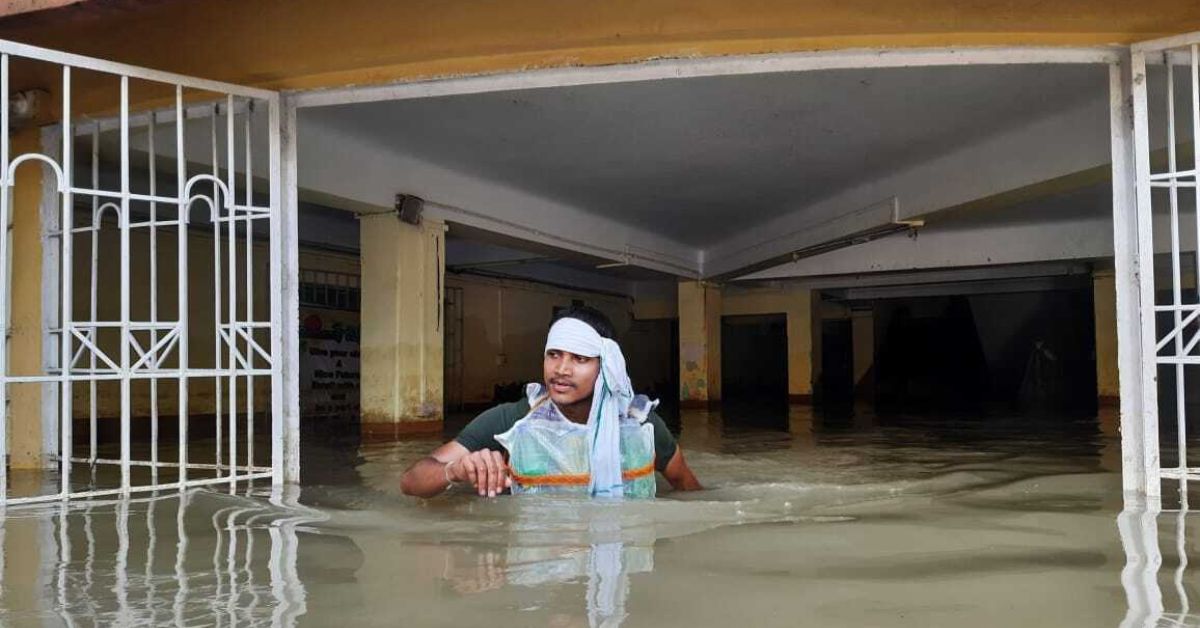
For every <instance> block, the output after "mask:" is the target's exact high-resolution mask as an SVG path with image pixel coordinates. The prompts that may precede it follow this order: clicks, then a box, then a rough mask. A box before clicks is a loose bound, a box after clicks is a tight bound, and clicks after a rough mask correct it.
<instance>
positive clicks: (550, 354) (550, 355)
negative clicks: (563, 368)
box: [546, 351, 558, 358]
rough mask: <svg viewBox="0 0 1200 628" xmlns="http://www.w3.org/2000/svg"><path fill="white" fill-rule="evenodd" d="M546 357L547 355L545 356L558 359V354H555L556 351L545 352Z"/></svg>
mask: <svg viewBox="0 0 1200 628" xmlns="http://www.w3.org/2000/svg"><path fill="white" fill-rule="evenodd" d="M546 355H547V356H549V357H551V358H557V357H558V352H557V351H547V352H546Z"/></svg>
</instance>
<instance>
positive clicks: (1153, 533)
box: [0, 409, 1200, 628]
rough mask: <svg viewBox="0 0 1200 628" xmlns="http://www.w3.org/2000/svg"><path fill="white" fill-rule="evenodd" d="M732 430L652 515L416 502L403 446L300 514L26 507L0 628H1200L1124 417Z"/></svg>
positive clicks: (218, 503)
mask: <svg viewBox="0 0 1200 628" xmlns="http://www.w3.org/2000/svg"><path fill="white" fill-rule="evenodd" d="M741 412H742V410H733V411H730V412H729V413H727V414H724V415H723V414H722V413H720V412H705V411H698V412H689V413H687V414H685V416H684V417H683V423H684V431H683V439H682V443H683V446H684V447H685V448H686V450H687V452H688V455H689V458H690V461H691V463H692V466H693V467H695V469H696V470H697V472H698V473H699V474H701V477H702V478H703V480H704V482H705V484H706V485H707V486H708V487H709V488H708V490H705V491H702V492H699V493H695V494H670V495H664V496H663V498H661V499H658V500H655V501H652V502H648V501H640V502H633V501H629V502H623V503H622V502H606V501H600V500H589V499H578V498H570V497H552V496H530V497H523V498H519V499H516V498H507V497H501V498H496V499H479V498H476V497H475V496H473V495H471V494H469V492H468V491H464V490H461V489H459V490H456V491H452V492H451V494H449V495H446V496H445V497H442V498H439V499H434V500H416V499H411V498H407V497H404V496H402V495H400V494H399V491H398V487H397V486H396V482H397V478H398V477H399V474H400V472H401V471H402V470H403V469H404V468H405V467H406V466H407V465H408V464H409V463H410V462H411V461H413V460H414V459H416V458H417V457H419V456H422V455H424V454H425V453H426V452H427V451H428V450H429V449H430V448H431V447H432V445H433V443H431V442H409V443H392V444H378V445H371V446H366V447H363V448H362V449H361V450H358V452H357V453H356V455H355V460H356V461H357V464H356V466H355V467H354V471H353V473H347V472H345V470H344V469H340V470H338V471H337V473H335V474H332V475H329V476H322V475H320V473H319V471H320V469H322V468H324V467H337V466H338V464H336V463H334V462H332V460H333V459H334V458H333V457H332V455H330V456H327V457H326V458H322V457H321V456H320V454H319V452H317V453H313V454H312V455H309V456H308V457H306V460H307V461H308V463H309V465H310V466H309V467H308V475H307V476H306V479H307V482H308V484H307V485H306V486H305V488H304V491H303V495H302V496H301V495H300V494H298V492H297V491H296V490H295V489H289V490H287V491H284V492H274V493H273V492H270V491H269V490H259V491H253V492H251V493H249V494H239V495H230V494H222V493H217V492H209V491H192V492H189V493H186V494H183V495H179V494H177V493H171V494H164V495H160V496H156V497H150V498H138V499H133V500H129V501H124V502H122V501H94V502H82V503H76V504H72V505H70V506H66V505H46V506H43V507H37V508H35V507H28V508H17V509H10V510H9V511H8V512H7V513H6V515H5V516H4V518H3V519H0V547H2V549H3V551H0V625H4V626H9V625H13V626H24V625H36V626H91V625H172V626H197V625H205V626H207V625H219V626H234V625H240V626H250V625H271V626H290V625H298V624H307V625H314V626H327V625H335V626H347V627H348V626H351V625H354V626H357V625H371V626H393V625H397V624H402V625H413V626H426V625H461V626H477V625H478V626H483V625H486V626H489V628H491V627H501V626H583V627H587V626H608V627H615V626H621V625H628V626H632V625H695V626H709V625H719V626H725V625H739V624H741V625H748V626H794V625H820V626H823V627H824V626H832V627H838V626H863V625H872V626H912V627H920V628H925V627H926V626H943V625H970V626H972V627H973V628H989V627H992V626H996V627H999V626H1012V625H1036V626H1055V627H1063V626H1088V627H1090V626H1117V625H1120V626H1123V627H1126V626H1128V627H1133V626H1137V627H1145V626H1168V625H1170V626H1194V627H1197V628H1200V615H1198V614H1197V613H1196V612H1195V611H1193V610H1192V608H1191V606H1190V604H1191V602H1192V601H1194V600H1197V599H1198V598H1197V593H1198V592H1197V590H1196V586H1197V585H1196V582H1195V581H1196V578H1195V574H1194V570H1191V572H1189V568H1188V557H1189V556H1192V557H1194V556H1197V555H1200V552H1198V548H1197V545H1196V542H1195V539H1194V538H1189V537H1188V535H1187V532H1188V528H1189V527H1190V528H1192V529H1193V530H1194V529H1195V528H1196V527H1197V521H1196V515H1195V514H1192V513H1190V512H1189V510H1188V508H1187V494H1186V488H1187V487H1186V486H1185V487H1182V488H1181V495H1182V498H1181V499H1180V500H1179V503H1178V504H1176V503H1174V502H1173V503H1171V504H1169V507H1168V508H1166V509H1164V508H1163V507H1161V506H1160V505H1158V504H1148V505H1147V504H1132V503H1131V504H1128V505H1126V507H1125V509H1124V510H1122V509H1121V508H1122V503H1121V493H1120V487H1121V483H1120V477H1119V474H1118V468H1119V465H1120V446H1119V439H1118V438H1117V434H1116V422H1115V421H1114V420H1113V419H1112V418H1111V417H1106V418H1102V420H1101V421H1099V422H1097V421H1059V422H1053V421H1050V420H1045V419H1033V418H1028V417H994V416H992V417H972V418H956V417H903V416H891V417H875V416H872V415H869V414H866V413H855V414H852V415H849V416H838V417H819V416H814V415H813V414H812V412H811V411H809V410H797V409H792V410H791V411H790V412H789V413H788V414H787V416H786V417H785V419H786V420H772V421H766V420H759V421H757V422H755V421H743V420H742V418H743V415H742V414H741ZM755 412H760V410H755ZM759 418H760V419H761V417H759ZM309 446H310V447H312V446H313V445H312V444H311V443H310V445H309ZM310 451H311V450H310ZM342 457H343V458H345V456H344V452H342ZM327 461H329V462H327ZM1194 484H1195V483H1194V482H1193V485H1194ZM1191 488H1192V490H1193V492H1194V491H1195V486H1192V487H1191ZM1195 497H1196V496H1195V495H1194V494H1193V495H1192V498H1193V500H1194V499H1195ZM301 498H302V500H303V504H304V505H301V504H300V503H299V502H300V500H301ZM1176 505H1178V506H1180V507H1178V508H1176ZM1114 520H1115V521H1116V526H1114V525H1113V522H1114ZM1189 524H1190V525H1189ZM1192 562H1193V563H1194V562H1195V561H1194V560H1193V561H1192ZM1119 584H1120V585H1123V589H1124V593H1125V595H1124V596H1122V595H1120V592H1119V591H1118V588H1117V587H1118V585H1119ZM698 592H700V593H701V594H700V595H697V593H698Z"/></svg>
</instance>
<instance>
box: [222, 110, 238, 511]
mask: <svg viewBox="0 0 1200 628" xmlns="http://www.w3.org/2000/svg"><path fill="white" fill-rule="evenodd" d="M234 118H235V116H234V109H233V96H232V95H230V96H227V97H226V104H225V175H226V190H225V206H226V207H227V208H228V209H227V210H226V211H227V213H226V216H225V219H226V220H227V221H228V223H227V226H228V231H227V232H226V236H227V237H228V238H229V244H228V251H226V254H227V255H228V256H229V269H228V274H229V279H228V282H229V283H228V286H227V288H226V289H227V290H228V291H229V303H228V304H227V306H226V307H227V308H228V309H229V326H228V327H226V329H225V342H226V344H227V346H228V350H229V434H228V438H229V490H231V491H232V490H233V489H235V488H236V487H237V477H238V472H237V415H238V362H239V360H238V336H237V329H238V320H237V297H238V294H237V224H238V212H237V206H236V201H237V192H236V190H237V187H236V186H237V177H236V176H235V175H234V166H235V164H234V158H233V156H234V150H235V148H234V147H235V146H236V144H237V143H236V141H235V140H234Z"/></svg>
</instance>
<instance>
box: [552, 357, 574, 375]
mask: <svg viewBox="0 0 1200 628" xmlns="http://www.w3.org/2000/svg"><path fill="white" fill-rule="evenodd" d="M570 366H571V362H570V360H567V359H566V358H559V359H558V361H557V362H555V363H554V372H555V373H559V374H562V375H567V374H569V373H570Z"/></svg>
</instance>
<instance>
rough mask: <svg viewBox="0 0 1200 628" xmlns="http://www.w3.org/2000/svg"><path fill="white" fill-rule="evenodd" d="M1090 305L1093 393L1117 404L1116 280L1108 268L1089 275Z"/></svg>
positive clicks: (1103, 401)
mask: <svg viewBox="0 0 1200 628" xmlns="http://www.w3.org/2000/svg"><path fill="white" fill-rule="evenodd" d="M1092 309H1093V312H1094V320H1095V334H1096V394H1097V395H1098V396H1099V398H1100V405H1102V406H1110V405H1111V406H1116V405H1117V403H1118V399H1119V397H1120V394H1121V386H1120V383H1119V380H1118V377H1117V284H1116V280H1115V279H1114V277H1113V271H1111V270H1098V271H1096V272H1095V273H1094V274H1093V275H1092Z"/></svg>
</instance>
